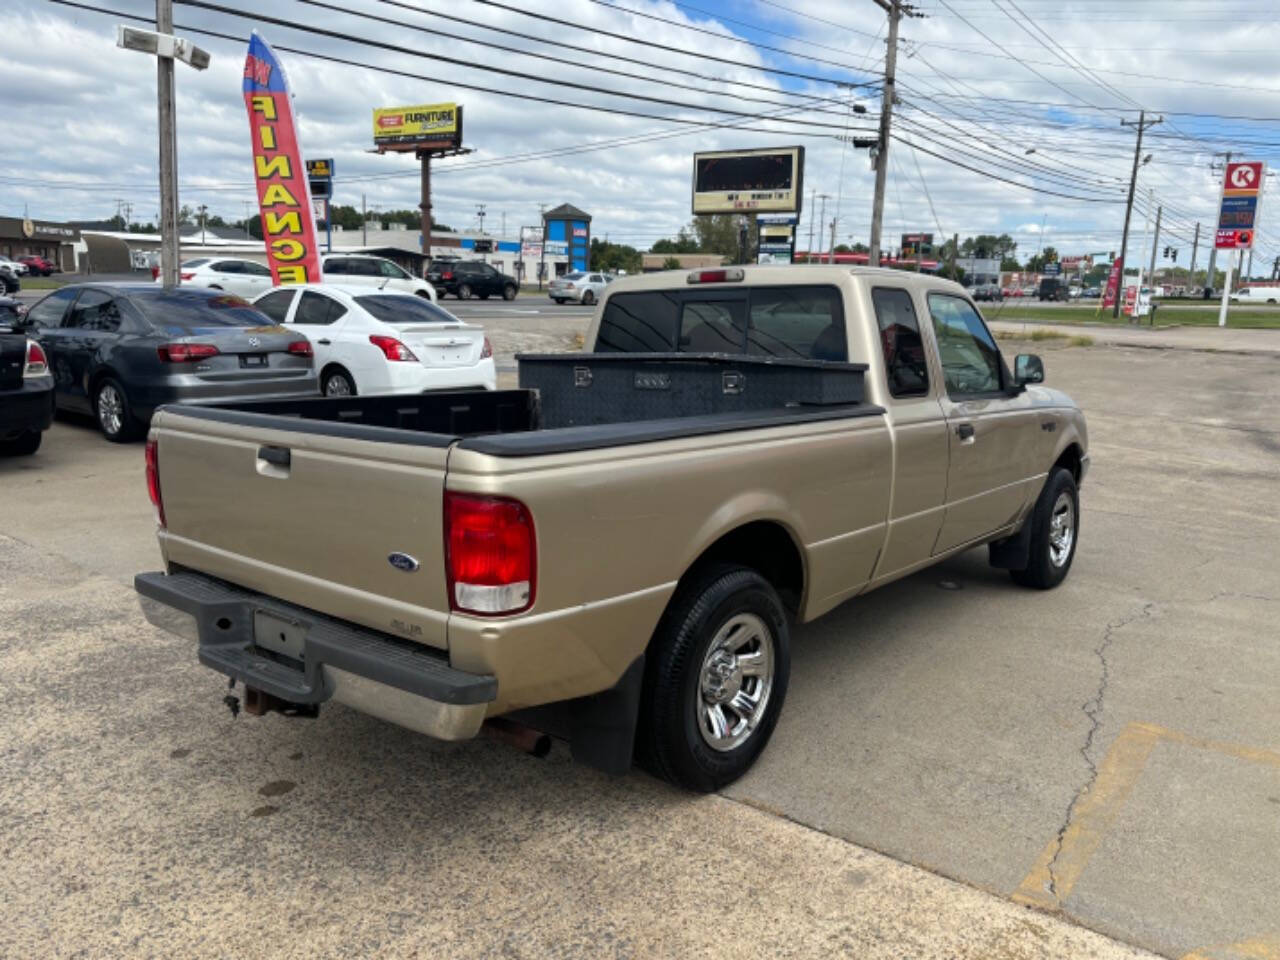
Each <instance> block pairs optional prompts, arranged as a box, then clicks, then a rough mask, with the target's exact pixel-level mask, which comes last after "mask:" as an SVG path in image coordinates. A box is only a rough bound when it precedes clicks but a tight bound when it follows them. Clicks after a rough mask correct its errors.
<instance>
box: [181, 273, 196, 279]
mask: <svg viewBox="0 0 1280 960" xmlns="http://www.w3.org/2000/svg"><path fill="white" fill-rule="evenodd" d="M178 276H180V277H181V278H182V279H183V280H190V279H192V278H193V277H195V274H194V273H180V274H178Z"/></svg>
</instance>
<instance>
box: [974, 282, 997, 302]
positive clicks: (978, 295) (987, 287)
mask: <svg viewBox="0 0 1280 960" xmlns="http://www.w3.org/2000/svg"><path fill="white" fill-rule="evenodd" d="M973 299H975V300H988V301H1000V300H1003V299H1004V291H1003V290H1001V289H1000V285H999V284H997V283H980V284H977V285H976V286H974V287H973Z"/></svg>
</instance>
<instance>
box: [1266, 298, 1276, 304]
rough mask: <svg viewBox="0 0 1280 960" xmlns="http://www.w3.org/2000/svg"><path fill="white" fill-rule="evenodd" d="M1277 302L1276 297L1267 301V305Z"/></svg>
mask: <svg viewBox="0 0 1280 960" xmlns="http://www.w3.org/2000/svg"><path fill="white" fill-rule="evenodd" d="M1275 302H1276V300H1275V297H1272V298H1271V299H1270V300H1268V301H1267V303H1275Z"/></svg>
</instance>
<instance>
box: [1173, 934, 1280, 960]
mask: <svg viewBox="0 0 1280 960" xmlns="http://www.w3.org/2000/svg"><path fill="white" fill-rule="evenodd" d="M1182 960H1280V936H1276V937H1260V938H1259V939H1257V940H1242V941H1241V942H1240V943H1232V944H1228V945H1226V946H1222V947H1202V948H1201V949H1199V950H1193V951H1192V952H1191V953H1188V954H1185V955H1184V956H1183V957H1182Z"/></svg>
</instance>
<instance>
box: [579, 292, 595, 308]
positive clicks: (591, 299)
mask: <svg viewBox="0 0 1280 960" xmlns="http://www.w3.org/2000/svg"><path fill="white" fill-rule="evenodd" d="M595 302H596V295H595V294H594V293H592V292H591V291H590V290H584V291H583V292H582V305H583V306H584V307H589V306H591V305H592V304H593V303H595Z"/></svg>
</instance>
